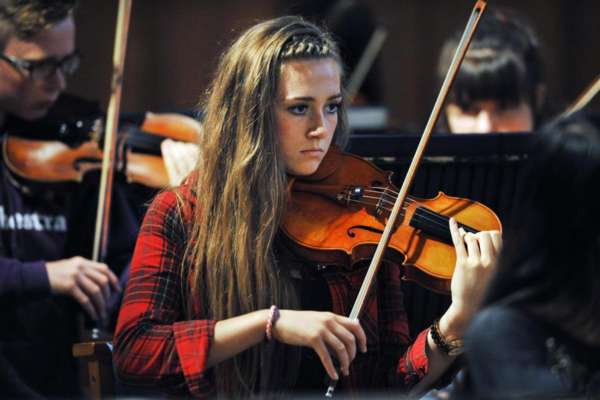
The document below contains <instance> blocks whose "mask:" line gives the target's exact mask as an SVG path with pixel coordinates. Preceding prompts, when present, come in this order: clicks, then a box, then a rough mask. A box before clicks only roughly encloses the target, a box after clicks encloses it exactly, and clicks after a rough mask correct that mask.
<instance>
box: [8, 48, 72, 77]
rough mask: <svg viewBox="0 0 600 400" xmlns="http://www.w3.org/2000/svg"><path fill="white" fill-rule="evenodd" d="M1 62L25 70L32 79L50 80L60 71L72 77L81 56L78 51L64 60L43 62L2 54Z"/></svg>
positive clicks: (54, 59)
mask: <svg viewBox="0 0 600 400" xmlns="http://www.w3.org/2000/svg"><path fill="white" fill-rule="evenodd" d="M0 60H4V61H6V62H7V63H9V64H10V65H12V66H13V67H14V68H15V69H19V70H24V71H27V72H28V73H29V76H30V77H31V78H32V79H39V80H43V79H48V78H50V77H51V76H52V75H54V74H55V73H56V71H58V70H60V72H62V73H63V74H64V75H65V76H68V75H72V74H73V73H74V72H75V71H77V69H78V68H79V62H80V61H81V55H80V54H79V52H78V51H74V52H73V53H71V54H69V55H66V56H64V57H63V58H59V59H57V58H54V57H49V58H44V59H42V60H23V59H21V58H17V57H13V56H9V55H6V54H1V53H0Z"/></svg>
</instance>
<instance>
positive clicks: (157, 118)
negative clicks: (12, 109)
mask: <svg viewBox="0 0 600 400" xmlns="http://www.w3.org/2000/svg"><path fill="white" fill-rule="evenodd" d="M95 125H96V126H97V125H98V124H95ZM97 129H101V128H97ZM201 130H202V128H201V126H200V124H199V122H197V121H196V120H194V119H193V118H190V117H187V116H185V115H180V114H153V113H146V115H145V118H144V121H143V124H142V126H141V127H140V128H137V127H136V128H135V129H124V130H123V132H122V133H121V134H120V135H119V139H118V141H117V143H118V147H117V152H116V153H117V159H116V166H117V168H116V169H117V170H118V171H120V172H122V173H124V174H125V176H126V177H127V181H128V182H133V183H139V184H142V185H144V186H147V187H150V188H156V189H160V188H166V187H168V186H169V179H168V176H167V172H166V169H165V165H164V162H163V160H162V158H161V156H160V142H162V140H164V139H166V138H172V139H174V140H179V141H185V142H192V143H196V142H198V140H199V138H200V134H201ZM100 133H101V132H98V131H90V132H87V137H85V138H76V140H74V141H73V143H69V142H68V141H65V140H58V139H56V140H47V139H45V138H44V139H39V140H38V139H32V137H35V135H34V134H33V133H28V134H27V135H26V137H22V136H21V135H19V136H17V135H11V134H9V135H7V137H5V138H4V140H3V144H2V152H3V157H4V160H5V163H6V165H7V167H8V168H9V169H10V171H11V172H12V173H13V174H15V175H16V176H18V177H20V178H22V179H25V180H27V181H33V182H41V183H63V182H81V181H82V180H83V177H84V175H85V174H86V173H88V172H90V171H92V170H100V168H101V167H102V150H101V148H100V136H101V135H100Z"/></svg>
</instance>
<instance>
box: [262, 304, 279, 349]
mask: <svg viewBox="0 0 600 400" xmlns="http://www.w3.org/2000/svg"><path fill="white" fill-rule="evenodd" d="M278 319H279V308H277V306H276V305H272V306H271V308H270V309H269V318H267V326H266V328H265V335H266V336H267V340H268V341H269V342H270V341H271V340H273V327H274V326H275V322H277V320H278Z"/></svg>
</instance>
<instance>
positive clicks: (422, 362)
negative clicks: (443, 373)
mask: <svg viewBox="0 0 600 400" xmlns="http://www.w3.org/2000/svg"><path fill="white" fill-rule="evenodd" d="M428 333H429V328H428V329H425V330H424V331H422V332H421V333H420V334H419V336H417V339H416V340H415V341H414V342H413V343H412V345H410V346H409V348H408V349H407V350H406V352H405V353H404V355H403V356H402V357H401V358H400V361H399V362H398V369H397V372H398V374H399V375H400V378H401V379H402V381H403V382H404V386H405V387H406V388H410V387H412V386H414V385H416V384H417V383H418V382H420V381H421V379H423V378H424V377H425V375H427V371H428V370H429V358H428V357H427V353H426V350H425V348H426V346H427V334H428Z"/></svg>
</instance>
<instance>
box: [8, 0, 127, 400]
mask: <svg viewBox="0 0 600 400" xmlns="http://www.w3.org/2000/svg"><path fill="white" fill-rule="evenodd" d="M75 2H76V0H57V1H51V0H31V1H23V0H0V50H1V52H0V127H2V128H1V131H2V135H3V136H4V132H5V131H6V129H7V126H8V125H10V123H11V121H14V120H20V121H33V120H36V119H39V118H42V117H45V116H46V115H47V113H48V112H49V110H50V109H51V107H52V106H53V105H54V104H55V102H56V101H57V99H58V98H59V96H60V95H61V93H62V92H63V91H64V90H65V88H66V86H67V78H68V76H69V75H71V74H72V73H74V72H75V71H76V70H77V67H78V66H79V54H78V53H77V51H76V50H75V24H74V20H73V16H72V12H73V8H74V7H75ZM2 154H3V156H2V162H1V163H0V310H1V311H0V313H1V314H0V315H1V317H0V397H5V396H6V397H11V398H12V397H19V398H21V397H34V398H37V397H40V396H44V397H45V396H48V397H72V396H75V395H77V393H78V382H79V380H78V378H77V373H76V368H75V367H74V360H73V358H72V356H71V345H72V343H73V342H74V340H75V338H76V337H75V335H76V332H77V329H76V328H77V327H76V325H77V324H76V315H77V314H78V311H79V310H81V309H83V310H84V311H85V312H87V314H88V315H89V317H91V319H94V320H102V319H106V317H107V304H108V302H109V297H110V296H111V295H112V294H113V293H114V292H118V291H120V286H119V283H118V280H117V278H116V276H115V274H114V273H113V272H111V270H110V269H109V268H108V267H107V265H106V264H103V263H97V262H93V261H91V260H89V259H87V258H85V257H81V256H80V255H82V254H85V253H86V252H85V251H83V250H82V249H85V250H88V249H91V243H83V242H85V240H86V239H85V238H86V237H87V236H85V235H82V234H80V233H79V231H80V230H81V229H82V226H81V224H82V219H83V218H87V219H88V220H93V219H91V218H89V217H88V216H89V215H92V214H93V215H95V212H96V209H95V204H94V205H93V207H92V206H89V207H87V206H85V205H84V203H83V199H86V200H87V199H89V198H92V197H93V196H91V195H89V193H88V192H90V191H89V190H88V191H87V192H86V191H85V190H83V189H82V188H81V187H82V186H83V185H77V186H75V185H74V186H71V187H69V188H67V189H65V188H64V187H61V188H60V189H59V190H56V189H55V188H54V189H53V188H48V187H45V188H44V187H42V188H39V187H35V186H28V185H27V184H26V183H24V182H23V181H22V180H20V179H19V177H17V176H15V175H14V174H12V173H11V172H10V171H9V170H8V169H7V167H6V160H5V156H4V153H2ZM94 186H95V185H94ZM115 201H116V200H115V199H113V204H114V206H117V204H116V203H115ZM113 209H114V210H115V213H116V214H117V215H118V216H119V217H121V215H119V214H118V213H119V211H118V207H113ZM122 212H125V211H122ZM81 215H84V217H81ZM117 215H113V217H114V218H117ZM124 219H125V218H121V220H120V222H121V224H119V225H126V226H128V225H127V223H128V222H129V223H131V222H132V221H133V220H132V219H131V218H128V219H127V220H124ZM113 225H115V224H113ZM136 228H137V227H135V228H133V232H131V228H122V227H121V226H120V227H119V230H120V232H121V233H117V234H116V236H119V235H120V236H121V237H119V239H118V243H120V246H121V248H120V249H119V250H118V251H121V250H122V252H123V253H126V254H128V252H129V251H130V250H131V249H132V246H133V242H134V240H135V229H136ZM127 229H129V230H127ZM85 230H86V232H87V231H88V230H92V231H93V226H92V227H87V226H86V227H85ZM112 233H113V232H112V231H111V234H112ZM130 233H132V234H130ZM123 237H124V238H123ZM122 259H124V257H122ZM124 262H126V261H124ZM111 265H113V264H112V263H111ZM73 300H75V301H73Z"/></svg>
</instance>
